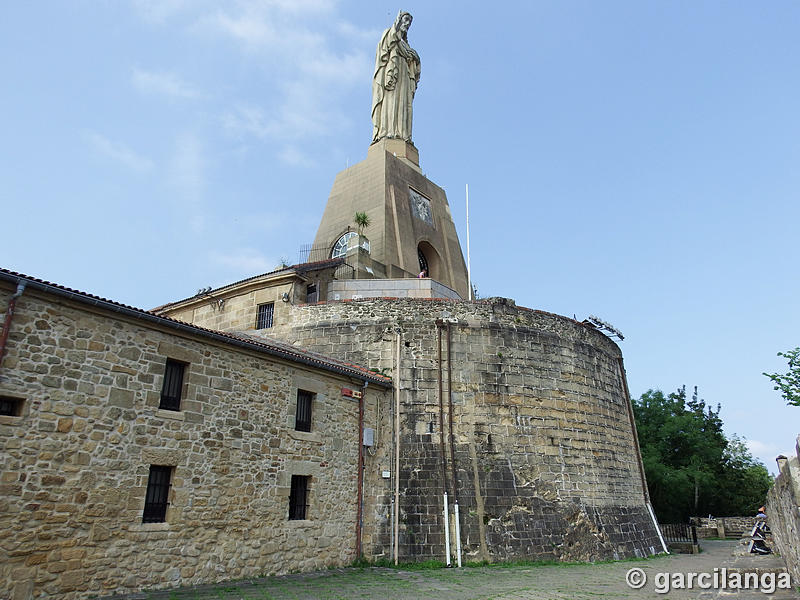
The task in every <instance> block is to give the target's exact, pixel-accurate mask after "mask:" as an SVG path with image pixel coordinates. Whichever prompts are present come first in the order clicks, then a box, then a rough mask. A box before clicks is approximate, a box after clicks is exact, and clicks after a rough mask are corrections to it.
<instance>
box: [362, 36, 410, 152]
mask: <svg viewBox="0 0 800 600" xmlns="http://www.w3.org/2000/svg"><path fill="white" fill-rule="evenodd" d="M419 75H420V62H419V55H418V54H417V53H416V52H415V51H414V49H413V48H412V47H411V46H409V44H408V42H407V41H406V40H404V39H403V37H402V34H401V33H400V31H398V30H397V29H395V26H392V27H390V28H389V29H387V30H386V31H384V32H383V35H382V36H381V41H380V43H379V44H378V50H377V52H376V53H375V75H374V77H373V80H372V124H373V133H372V141H373V142H377V141H378V140H380V139H382V138H394V139H401V140H405V141H407V142H411V120H412V101H413V100H414V93H415V92H416V91H417V82H419Z"/></svg>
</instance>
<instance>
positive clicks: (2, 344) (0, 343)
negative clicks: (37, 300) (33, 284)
mask: <svg viewBox="0 0 800 600" xmlns="http://www.w3.org/2000/svg"><path fill="white" fill-rule="evenodd" d="M24 291H25V282H24V281H20V282H19V283H18V284H17V291H16V293H14V294H13V295H12V296H11V298H10V299H9V301H8V310H7V311H6V319H5V321H4V322H3V333H2V334H0V366H2V364H3V356H5V353H6V342H7V341H8V334H9V332H10V331H11V320H12V319H13V318H14V307H15V306H16V305H17V298H19V297H20V296H22V292H24Z"/></svg>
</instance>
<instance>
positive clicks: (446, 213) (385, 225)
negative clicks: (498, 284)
mask: <svg viewBox="0 0 800 600" xmlns="http://www.w3.org/2000/svg"><path fill="white" fill-rule="evenodd" d="M356 212H365V213H367V216H369V219H370V225H369V227H368V228H367V229H366V230H365V232H364V233H366V234H367V235H368V236H369V239H370V258H371V260H372V261H373V262H374V263H379V264H380V265H382V266H383V267H384V269H382V271H383V275H378V273H379V271H380V269H375V268H374V267H373V272H374V273H375V275H374V276H375V277H388V278H402V277H416V276H417V275H418V274H419V272H420V271H421V261H420V255H422V256H423V257H424V262H425V263H427V267H428V274H429V276H430V277H431V278H433V279H435V280H437V281H439V282H441V283H443V284H444V285H446V286H447V287H449V288H451V289H453V290H455V291H457V292H458V294H459V295H460V296H461V297H462V298H467V297H468V292H467V269H466V264H465V262H464V256H463V254H462V251H461V244H460V243H459V240H458V234H457V233H456V228H455V225H454V223H453V219H452V217H451V216H450V207H449V205H448V203H447V195H446V194H445V192H444V190H443V189H442V188H440V187H439V186H438V185H436V184H435V183H433V182H432V181H430V180H429V179H428V178H427V177H425V175H423V174H422V171H421V169H420V168H419V152H418V151H417V149H416V148H415V147H414V145H413V144H408V143H406V142H404V141H402V140H388V139H384V140H381V141H379V142H377V143H375V144H373V145H372V146H370V148H369V151H368V152H367V158H366V159H365V160H363V161H361V162H360V163H358V164H356V165H353V166H352V167H350V168H348V169H345V170H344V171H342V172H340V173H339V174H338V175H337V176H336V180H335V181H334V184H333V188H332V189H331V194H330V197H329V198H328V203H327V205H326V207H325V212H324V213H323V215H322V221H321V222H320V225H319V229H318V230H317V236H316V238H315V239H314V247H315V248H328V249H330V248H332V247H333V244H334V243H335V242H336V240H338V239H339V238H340V236H341V235H342V234H344V233H345V232H347V231H348V228H350V229H351V230H352V228H353V225H354V222H353V221H354V219H353V217H354V215H355V213H356Z"/></svg>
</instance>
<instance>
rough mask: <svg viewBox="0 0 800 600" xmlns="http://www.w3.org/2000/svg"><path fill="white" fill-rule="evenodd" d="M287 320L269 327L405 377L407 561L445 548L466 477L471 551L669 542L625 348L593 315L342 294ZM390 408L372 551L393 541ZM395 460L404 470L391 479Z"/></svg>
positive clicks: (490, 553) (370, 468) (552, 553)
mask: <svg viewBox="0 0 800 600" xmlns="http://www.w3.org/2000/svg"><path fill="white" fill-rule="evenodd" d="M289 319H290V321H291V323H292V325H291V326H288V325H284V326H278V327H275V328H273V330H272V331H271V332H270V335H278V336H281V337H283V338H285V339H286V340H289V341H291V342H293V343H296V344H298V345H300V346H302V347H306V348H312V349H314V350H317V351H319V352H322V353H325V354H328V355H331V356H336V357H339V358H342V359H345V360H350V361H353V362H357V363H359V364H363V365H366V366H368V367H370V368H374V369H376V370H382V371H384V372H385V373H386V374H391V375H392V376H393V377H394V378H395V379H396V381H397V382H398V385H399V386H400V403H401V409H400V412H401V431H400V448H401V450H400V452H401V465H400V470H399V474H397V475H399V485H400V500H399V502H400V504H399V506H400V517H401V518H400V523H401V527H400V537H399V546H400V557H401V558H402V559H411V560H418V559H427V558H440V559H441V558H443V556H444V522H443V515H442V513H443V502H442V494H443V492H444V491H448V493H449V495H450V498H451V499H452V498H453V494H454V490H455V492H456V493H457V496H458V500H459V505H460V512H461V528H462V532H461V537H462V539H461V542H462V544H463V546H464V550H465V553H466V556H467V557H468V558H472V559H487V560H497V559H515V558H537V559H560V560H598V559H605V558H621V557H627V556H643V555H649V554H652V553H654V552H660V551H661V546H660V543H659V540H658V536H657V532H656V529H655V527H654V525H653V522H652V520H651V518H650V516H649V514H648V512H647V508H646V504H645V500H644V489H643V484H642V481H643V479H642V476H641V473H640V470H639V463H638V455H637V450H636V441H635V438H634V435H633V432H632V427H631V422H630V412H629V411H630V407H629V403H628V399H627V397H626V393H625V384H624V371H623V368H622V361H621V358H622V356H621V353H620V350H619V348H618V347H617V345H616V344H614V343H613V342H612V341H611V340H610V339H608V338H607V337H606V336H605V335H603V334H601V333H599V332H598V331H596V330H595V329H594V328H592V327H590V326H586V325H583V324H581V323H578V322H576V321H574V320H572V319H569V318H565V317H560V316H558V315H553V314H549V313H543V312H539V311H532V310H528V309H523V308H519V307H516V306H515V304H514V302H513V301H511V300H507V299H502V298H495V299H490V300H488V301H481V302H463V301H446V300H412V299H369V300H367V299H365V300H360V301H351V302H329V303H321V304H316V305H306V306H296V307H293V309H292V311H291V313H290V315H289ZM437 321H438V322H439V325H438V326H437ZM448 328H449V331H450V334H449V335H450V358H449V360H448V351H447V341H446V338H447V330H448ZM440 335H441V336H442V350H441V352H442V359H441V361H440V360H439V336H440ZM398 336H399V337H398ZM398 339H399V369H398V368H397V364H398V362H397V361H398V351H397V348H398ZM448 367H449V369H448ZM440 378H441V381H442V390H443V393H442V405H443V410H442V413H443V418H442V416H440V404H439V381H440ZM449 379H451V380H452V385H450V386H448V380H449ZM450 399H452V405H453V419H452V421H451V419H450V418H449V400H450ZM392 412H393V407H392V406H391V403H390V404H389V405H388V406H386V407H384V408H383V409H382V411H381V412H380V417H379V418H378V419H377V420H376V427H378V428H379V438H380V442H379V443H378V444H377V445H376V447H375V448H372V449H371V452H372V453H373V454H372V455H371V456H370V457H369V460H368V462H367V475H366V478H367V479H366V481H367V485H368V489H372V490H374V491H375V493H374V495H372V496H371V498H368V506H367V509H366V514H367V515H372V516H373V517H374V519H373V520H372V522H371V523H369V522H366V521H365V535H366V536H367V537H366V538H365V549H366V550H367V553H368V554H371V555H372V556H373V557H379V556H388V555H390V548H391V543H392V531H391V527H390V524H391V514H392V510H393V506H392V501H393V494H392V488H393V482H394V480H393V478H394V476H395V473H394V469H393V468H392V467H393V454H392V449H393V446H392V433H391V427H392ZM376 414H377V411H376ZM451 423H452V428H453V433H454V437H453V441H452V445H451V442H450V425H451ZM442 436H444V437H442ZM442 442H444V445H443V444H442ZM453 450H454V451H453ZM385 470H389V471H390V472H391V476H390V477H391V478H389V479H383V475H382V474H383V472H384V471H385ZM454 546H455V544H454Z"/></svg>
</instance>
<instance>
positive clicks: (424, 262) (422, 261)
mask: <svg viewBox="0 0 800 600" xmlns="http://www.w3.org/2000/svg"><path fill="white" fill-rule="evenodd" d="M417 257H418V258H419V270H420V272H422V271H425V274H426V275H427V276H428V277H430V275H431V272H430V270H429V269H428V259H427V258H425V255H424V254H423V253H422V250H420V249H419V248H417Z"/></svg>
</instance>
